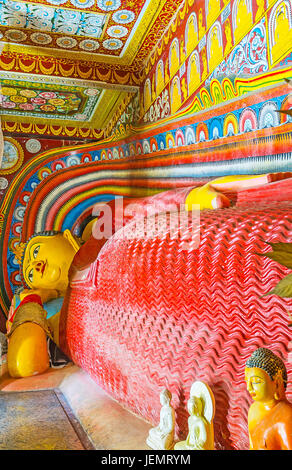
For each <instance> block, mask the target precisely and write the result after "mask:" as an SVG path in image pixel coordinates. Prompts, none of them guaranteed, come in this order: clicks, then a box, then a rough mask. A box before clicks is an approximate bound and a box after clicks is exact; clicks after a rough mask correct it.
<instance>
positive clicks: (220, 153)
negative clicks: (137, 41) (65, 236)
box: [0, 0, 292, 311]
mask: <svg viewBox="0 0 292 470" xmlns="http://www.w3.org/2000/svg"><path fill="white" fill-rule="evenodd" d="M12 3H13V2H12ZM12 3H11V2H10V3H9V2H6V1H5V2H2V4H1V5H2V9H4V10H5V11H6V10H7V8H8V6H9V8H12V7H13V5H12ZM14 3H15V2H14ZM67 3H68V2H67ZM67 3H66V4H65V3H64V5H65V6H66V7H67V6H68V5H69V4H68V5H67ZM69 3H70V2H69ZM118 3H119V2H118ZM120 3H121V2H120ZM120 3H119V5H118V4H116V3H114V2H112V3H111V5H108V7H107V8H105V5H103V4H102V2H100V3H99V4H98V8H101V10H102V11H103V14H104V15H105V14H107V13H105V12H106V11H107V12H116V13H111V14H112V18H113V21H114V17H117V15H119V18H120V20H119V21H120V23H119V24H120V25H122V21H124V20H125V21H126V16H125V18H124V17H123V18H122V16H123V14H124V13H123V10H121V9H120V6H121V5H120ZM146 3H147V2H146ZM24 5H25V4H21V8H22V9H23V8H24ZM145 5H146V4H145ZM145 5H144V6H145ZM147 5H148V4H147ZM14 6H15V5H14ZM140 7H141V5H140ZM140 7H139V8H140ZM40 8H48V9H49V11H50V12H51V11H55V10H56V9H55V7H52V5H51V6H49V5H48V6H46V7H45V6H42V7H40ZM87 8H88V11H90V12H93V13H92V14H95V13H94V12H97V10H98V8H97V10H96V8H95V6H94V5H93V4H92V5H89V4H88V5H85V4H84V5H83V7H82V8H81V9H80V11H81V10H82V11H85V10H86V11H87ZM152 8H153V5H152ZM163 8H164V10H163V13H162V17H161V18H162V19H161V22H160V26H162V25H168V27H167V28H166V30H165V32H164V34H163V35H162V36H161V37H160V39H159V40H158V42H156V46H155V47H154V48H153V50H152V51H151V53H150V55H149V57H148V58H147V60H146V62H145V64H144V68H143V69H140V71H139V72H138V70H137V64H138V63H139V59H137V60H138V61H137V62H136V65H135V67H136V69H135V70H134V69H132V70H131V64H129V69H128V71H127V72H125V70H122V69H120V70H119V68H118V67H117V66H113V67H112V68H111V69H110V68H108V69H104V70H105V72H104V73H105V74H106V73H109V75H107V76H106V75H103V76H99V75H98V71H99V70H101V69H100V67H101V64H96V65H95V66H93V64H91V66H90V67H89V66H88V68H87V69H86V67H85V65H86V64H83V63H82V62H80V63H79V65H78V64H77V63H74V62H72V64H71V65H70V63H69V62H67V63H65V62H62V61H61V59H58V58H56V59H54V60H51V58H50V57H49V56H47V57H46V58H45V57H39V58H38V60H37V61H34V60H33V56H25V55H24V56H23V58H21V57H19V56H18V55H17V54H16V55H15V53H14V52H13V51H6V52H4V54H2V56H1V61H0V66H1V67H2V69H3V71H2V72H0V73H1V84H2V89H1V103H0V106H1V108H0V109H2V111H3V112H5V113H6V114H5V119H4V122H3V123H2V127H3V130H4V132H5V135H6V144H5V145H6V156H5V159H4V162H3V168H2V169H1V177H2V179H3V178H4V179H3V181H2V185H3V186H5V185H6V186H5V187H3V189H2V191H3V196H4V195H5V197H4V200H3V205H2V209H1V218H2V219H1V220H2V238H4V239H5V240H6V241H2V248H3V249H4V251H3V255H4V256H6V255H7V256H8V259H9V262H8V268H7V271H5V270H6V267H2V269H3V270H4V271H5V272H4V273H3V282H4V285H3V286H2V296H3V298H2V308H3V310H4V311H7V306H8V305H9V298H10V297H11V295H12V292H13V291H14V290H15V288H16V287H17V285H18V284H19V280H18V278H17V266H16V265H15V263H14V261H13V255H12V254H11V253H12V252H11V243H12V241H11V240H13V243H17V240H19V239H20V238H25V237H26V236H28V235H29V232H27V229H26V226H25V224H24V223H23V219H22V218H21V217H25V214H26V213H27V208H28V207H29V204H30V203H29V201H30V199H29V198H30V194H31V193H32V191H33V193H34V194H35V195H36V194H37V192H38V190H39V189H38V188H39V187H40V188H41V187H42V182H43V180H46V179H47V178H50V179H52V180H53V179H54V176H53V175H54V174H55V172H58V173H57V174H58V175H61V174H64V175H66V174H67V172H68V171H69V172H71V171H73V168H74V171H75V168H79V167H80V171H81V172H83V171H85V173H86V172H87V173H88V178H91V176H90V175H94V179H93V180H91V179H90V181H91V182H90V184H94V181H95V182H96V188H97V189H96V191H97V193H98V196H97V194H95V192H94V190H93V188H92V189H91V191H93V192H92V193H90V194H95V196H94V197H93V199H92V200H91V197H89V199H88V203H86V204H87V206H88V207H87V206H86V207H87V208H89V207H91V206H92V205H94V200H95V199H94V198H95V197H97V198H98V200H99V198H100V197H103V196H102V195H103V193H104V194H105V196H104V197H105V199H107V198H112V197H114V195H115V194H116V192H117V193H118V194H124V195H132V196H137V195H146V194H153V193H154V192H157V191H161V190H162V189H165V188H173V187H175V186H183V185H185V184H186V185H191V184H192V183H194V181H203V180H205V179H208V178H212V177H214V176H221V175H224V174H226V173H227V174H240V173H252V174H259V173H263V172H267V171H274V172H276V171H288V170H291V153H290V150H289V145H290V144H291V117H290V116H289V115H287V114H285V111H287V110H289V109H290V108H291V86H290V78H292V77H291V45H289V41H288V42H287V41H284V39H283V37H284V36H283V33H282V30H283V31H286V33H285V34H286V37H290V36H289V34H290V32H289V31H290V29H289V28H290V26H289V28H288V25H290V22H291V0H283V1H280V0H278V1H270V2H269V3H265V2H262V1H260V0H257V1H251V0H234V1H233V0H232V1H229V2H228V1H227V2H226V1H225V2H223V1H221V0H214V1H212V0H209V1H208V0H206V1H205V2H204V1H202V0H200V1H198V2H193V1H192V0H186V1H185V2H182V3H180V4H179V8H178V9H177V11H176V14H175V15H174V17H172V15H173V12H174V11H175V9H174V10H171V13H172V15H171V16H170V12H168V13H167V14H166V10H165V8H166V7H163ZM173 8H174V6H173ZM4 10H3V11H4ZM7 11H8V10H7ZM60 11H61V10H60ZM141 11H142V10H141ZM86 14H87V13H86ZM96 14H97V13H96ZM100 14H101V13H98V15H100ZM108 14H110V13H108ZM129 15H130V13H129ZM129 15H128V16H129ZM8 16H9V15H8ZM8 16H7V18H8ZM128 16H127V18H128ZM134 16H135V17H137V15H136V13H135V15H134ZM134 16H133V14H132V17H133V18H134ZM171 17H172V20H171V22H170V23H169V20H170V19H171ZM5 18H6V16H5ZM54 18H55V20H54V21H57V22H58V18H57V17H56V16H54ZM242 18H245V20H244V21H242ZM167 20H168V22H167ZM7 21H8V20H7ZM58 24H59V23H58ZM124 24H128V23H125V22H124ZM129 24H130V23H129ZM279 25H280V26H279ZM6 26H7V25H6ZM6 26H5V27H6ZM10 26H11V25H10ZM7 27H8V26H7ZM101 27H102V26H101ZM285 27H286V29H287V28H288V29H289V30H285ZM28 29H29V28H28ZM30 29H31V30H33V27H32V26H31V28H30ZM154 32H155V34H156V35H157V34H158V32H157V24H156V23H154V25H153V35H155V34H154ZM32 34H33V33H32ZM45 34H47V32H46V33H45ZM80 34H81V33H80ZM82 34H83V33H82ZM287 35H288V36H287ZM156 37H157V36H156ZM153 38H154V36H151V34H150V35H149V37H148V39H147V40H149V41H150V40H154V39H153ZM275 39H277V41H276V40H275ZM143 44H144V43H143ZM143 47H144V45H143ZM143 50H144V49H143ZM140 52H141V51H140ZM144 52H145V51H144ZM142 55H143V54H142ZM50 67H51V68H52V70H53V73H54V74H57V75H58V77H56V76H54V77H53V78H52V77H48V74H47V73H45V71H48V70H50ZM103 67H109V66H108V64H107V65H106V64H104V65H103ZM17 69H20V70H21V72H16V70H17ZM52 70H51V72H52ZM106 70H107V71H108V72H106ZM30 71H31V72H33V74H34V75H33V77H34V79H33V80H31V81H29V80H28V79H27V77H29V72H30ZM109 71H110V72H109ZM76 76H77V77H78V78H76ZM73 77H75V78H73ZM101 77H103V78H104V79H106V78H107V80H109V81H111V82H115V83H116V84H117V85H121V83H122V84H123V85H124V86H129V87H132V88H131V90H130V91H125V92H124V95H121V96H120V95H119V101H118V106H117V107H116V111H115V113H114V114H112V116H111V119H110V121H109V122H108V124H107V126H106V127H105V128H104V129H101V130H98V129H96V128H95V127H94V126H90V127H88V128H86V127H85V126H84V125H83V124H82V122H81V123H80V121H82V120H83V119H84V122H85V123H87V122H90V120H91V121H92V120H93V117H94V113H97V114H99V109H100V108H99V107H98V106H97V104H98V103H99V102H100V100H101V99H102V94H103V93H104V90H102V89H100V87H99V82H98V80H99V79H100V78H101ZM94 78H95V79H97V81H96V83H95V82H94V80H93V79H94ZM139 83H140V94H137V92H136V93H135V88H133V85H137V84H139ZM113 85H114V84H113ZM125 90H126V89H125ZM279 110H281V111H282V112H281V113H279ZM26 113H29V114H28V117H29V119H28V120H27V121H25V117H26ZM32 113H33V114H35V115H36V116H37V115H38V114H40V113H41V114H42V117H43V116H46V118H43V119H42V120H41V121H40V120H35V121H34V119H33V114H32ZM85 115H86V116H85ZM82 116H83V117H82ZM49 117H51V118H52V121H51V122H50V121H49V120H48V119H47V118H49ZM70 117H71V121H70ZM79 118H80V119H79ZM10 120H11V121H10ZM62 120H64V123H63V122H62ZM78 120H79V124H78V125H76V122H77V121H78ZM11 133H13V135H14V136H15V135H17V134H19V138H18V139H15V138H11V137H9V134H10V135H11ZM25 133H28V134H29V135H30V136H31V139H30V141H32V142H33V144H32V145H36V147H35V148H36V149H37V151H36V157H31V158H30V159H27V158H26V156H25V155H26V154H25V153H23V145H22V143H23V142H22V143H21V142H20V141H21V139H22V136H24V135H25ZM41 135H43V136H45V135H48V136H52V137H55V138H57V139H64V140H63V141H62V142H63V143H64V142H65V141H66V137H69V138H71V139H72V138H73V139H74V138H77V139H80V138H81V139H82V138H87V139H100V138H101V137H103V136H105V137H106V139H105V140H100V142H98V143H96V144H91V143H90V144H86V145H85V146H84V145H81V146H80V145H78V146H74V148H72V146H70V145H69V147H68V148H66V149H64V150H62V148H60V149H56V150H52V147H51V146H50V147H45V148H44V147H43V146H41V148H39V145H38V144H37V143H36V142H40V141H41V140H40V139H39V136H41ZM51 142H53V141H51ZM54 142H55V143H57V142H58V141H54ZM19 145H20V147H19ZM49 148H50V149H51V150H49V153H48V152H45V153H42V151H43V150H47V149H49ZM25 152H26V149H25ZM119 162H120V163H119ZM119 164H121V168H122V169H119V170H117V175H119V177H120V178H121V180H120V181H119V183H118V184H117V180H116V176H115V175H116V173H115V172H116V168H119V167H118V166H117V165H119ZM104 165H106V166H105V168H106V169H107V170H106V173H105V174H106V175H107V171H110V172H111V174H110V176H109V180H110V183H108V182H107V180H106V181H105V180H104V179H103V178H104V177H103V175H104V172H103V171H104V170H103V168H104ZM120 171H121V173H120ZM82 174H83V173H82ZM7 175H13V181H12V184H11V185H10V186H9V187H8V185H7V183H6V182H5V178H6V179H7ZM64 177H65V176H64ZM9 178H11V176H9ZM99 179H100V180H101V181H102V182H103V183H102V184H101V183H100V184H101V186H100V185H99V183H97V181H99ZM55 181H57V180H55ZM72 181H73V180H72ZM9 182H10V179H9ZM120 186H122V187H123V190H121V189H117V188H120ZM80 188H81V186H80ZM120 191H122V192H121V193H120ZM23 192H24V193H25V195H26V199H25V200H24V199H23V195H22V193H23ZM81 193H82V190H81V189H80V194H81ZM85 194H86V195H87V194H88V193H87V192H85ZM80 197H81V196H80ZM84 197H85V196H84ZM86 197H87V196H86ZM89 201H90V202H89ZM64 207H66V208H68V207H67V206H64ZM64 207H63V208H62V214H63V215H64V214H65V211H66V210H67V209H65V208H64ZM79 209H80V210H81V206H80V207H79ZM79 209H77V208H76V209H75V210H74V217H76V213H77V212H78V210H79ZM37 210H38V209H37ZM60 210H61V208H60ZM68 210H69V209H68ZM82 210H83V209H82ZM88 210H89V209H88ZM76 211H77V212H76ZM69 212H70V211H69ZM36 213H37V212H36ZM20 214H21V215H20ZM30 214H31V213H30ZM42 214H43V215H42V217H41V218H39V217H38V218H37V219H34V218H30V223H32V227H33V228H32V229H31V230H33V229H35V230H41V229H43V228H44V227H46V228H49V227H50V225H52V226H54V228H58V229H63V228H64V227H65V226H66V227H69V226H70V224H73V219H74V217H73V219H72V218H70V217H69V218H68V217H65V216H64V217H65V218H64V220H66V222H64V225H63V222H62V223H61V222H60V220H63V218H62V217H63V216H62V217H61V219H60V218H58V217H57V218H56V219H55V220H53V218H49V219H48V220H49V221H50V222H48V221H46V220H45V217H44V214H47V212H46V211H44V212H42ZM55 215H57V213H56V214H55Z"/></svg>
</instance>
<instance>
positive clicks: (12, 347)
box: [7, 290, 55, 377]
mask: <svg viewBox="0 0 292 470" xmlns="http://www.w3.org/2000/svg"><path fill="white" fill-rule="evenodd" d="M52 295H53V293H50V295H48V292H46V293H45V294H44V295H43V299H42V298H41V296H40V295H39V294H37V293H36V292H35V291H28V290H27V291H24V292H23V293H22V295H21V297H20V300H21V301H20V304H19V305H18V307H17V308H16V309H14V308H15V305H16V304H15V299H13V302H12V305H13V307H14V308H12V309H11V311H10V316H9V319H8V322H7V337H8V354H7V364H8V371H9V374H10V375H11V376H12V377H28V376H31V375H35V374H39V373H42V372H44V371H45V370H46V369H47V368H48V367H49V356H48V351H47V335H50V330H49V326H48V323H47V320H46V316H47V313H46V311H45V310H44V308H43V300H45V299H47V298H54V297H52ZM54 295H55V294H54Z"/></svg>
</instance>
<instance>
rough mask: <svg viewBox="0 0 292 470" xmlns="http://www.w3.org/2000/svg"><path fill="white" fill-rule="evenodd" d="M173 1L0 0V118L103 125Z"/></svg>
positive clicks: (135, 80)
mask: <svg viewBox="0 0 292 470" xmlns="http://www.w3.org/2000/svg"><path fill="white" fill-rule="evenodd" d="M180 4H181V1H180V0H171V1H169V0H168V1H166V0H144V1H142V0H35V1H29V2H28V1H22V0H0V46H1V45H3V46H4V48H3V52H2V55H1V58H0V61H1V63H0V85H1V87H0V115H1V116H2V121H3V120H4V121H5V120H6V121H7V120H9V121H13V122H24V123H28V122H33V123H38V122H39V123H41V122H44V121H46V122H49V123H51V124H54V125H63V126H66V125H67V126H68V125H70V126H76V127H78V126H79V127H80V126H82V127H89V128H95V129H102V128H104V127H105V126H106V124H107V123H108V122H109V120H110V118H111V116H112V115H113V113H114V112H115V111H116V110H117V108H118V107H119V106H121V103H122V102H123V101H124V100H125V99H126V97H127V96H129V94H133V93H136V92H137V90H138V88H139V84H140V75H141V70H142V69H143V63H144V61H145V60H146V58H147V57H148V55H149V54H150V52H151V51H152V49H153V47H154V45H155V44H156V43H157V41H158V40H159V38H160V37H161V35H162V33H163V31H164V29H165V28H166V26H167V24H168V23H169V21H170V20H171V18H172V16H173V14H174V13H175V11H176V9H177V7H178V6H179V5H180ZM1 70H2V71H1Z"/></svg>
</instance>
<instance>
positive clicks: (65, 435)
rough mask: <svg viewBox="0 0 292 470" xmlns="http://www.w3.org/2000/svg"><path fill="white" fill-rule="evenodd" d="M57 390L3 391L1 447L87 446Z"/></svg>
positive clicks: (63, 448) (56, 448)
mask: <svg viewBox="0 0 292 470" xmlns="http://www.w3.org/2000/svg"><path fill="white" fill-rule="evenodd" d="M76 424H77V423H74V420H72V418H70V414H67V413H66V406H65V407H64V403H63V404H62V401H60V399H59V398H58V394H57V393H55V391H53V390H46V391H39V392H36V391H34V392H0V450H5V449H6V450H7V449H9V450H84V448H85V446H84V443H82V442H81V440H80V430H79V436H78V434H77V432H78V431H77V432H76V429H74V427H75V428H76Z"/></svg>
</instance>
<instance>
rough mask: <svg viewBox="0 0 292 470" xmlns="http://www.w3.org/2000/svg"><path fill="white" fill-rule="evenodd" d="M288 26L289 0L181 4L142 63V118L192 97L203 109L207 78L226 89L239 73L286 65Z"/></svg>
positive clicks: (183, 103)
mask: <svg viewBox="0 0 292 470" xmlns="http://www.w3.org/2000/svg"><path fill="white" fill-rule="evenodd" d="M291 27H292V6H291V1H290V0H287V1H281V0H278V1H270V2H268V3H267V4H266V2H265V1H264V0H263V1H261V0H258V1H255V0H254V1H252V0H234V1H233V0H232V1H229V2H228V1H227V2H226V1H224V2H223V1H222V0H214V1H212V0H209V1H208V0H206V1H202V0H200V1H197V2H185V3H184V4H183V6H182V7H181V9H180V11H179V13H178V14H177V16H176V18H175V19H174V20H173V22H172V23H171V25H170V26H169V28H168V30H167V31H166V33H165V34H164V36H163V38H162V39H161V40H160V41H159V43H158V45H157V46H156V48H155V50H154V51H153V53H152V55H151V56H150V58H149V59H148V63H147V65H146V67H145V80H144V84H143V89H142V93H141V116H142V117H143V119H144V121H145V122H154V121H157V120H158V119H161V118H164V117H165V116H169V115H171V114H174V113H175V112H177V111H178V110H179V109H182V108H184V107H185V106H187V105H189V104H190V102H191V101H194V100H196V101H197V106H198V107H199V108H200V107H202V106H203V107H204V105H206V103H205V102H204V101H203V102H202V99H203V95H204V94H205V93H206V92H207V93H208V92H210V89H211V88H212V86H213V85H214V82H213V80H217V81H219V83H220V84H221V86H222V84H223V81H224V80H225V81H226V78H228V80H229V86H230V87H231V88H232V87H234V86H235V81H236V80H238V78H239V77H242V78H247V77H249V78H251V79H252V77H255V76H257V75H258V74H262V73H264V72H268V71H269V70H274V69H275V68H281V67H283V66H284V67H285V66H288V65H290V66H291V40H290V41H289V38H291ZM270 76H271V75H269V74H267V80H269V77H270ZM215 83H216V82H215ZM216 84H217V83H216ZM217 86H218V85H217ZM219 86H220V85H219ZM256 86H257V85H256V82H255V81H254V89H255V88H256ZM261 86H262V84H261ZM223 96H224V95H223ZM223 99H228V97H224V98H223ZM215 104H217V103H215ZM213 105H214V103H212V102H210V106H213Z"/></svg>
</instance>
